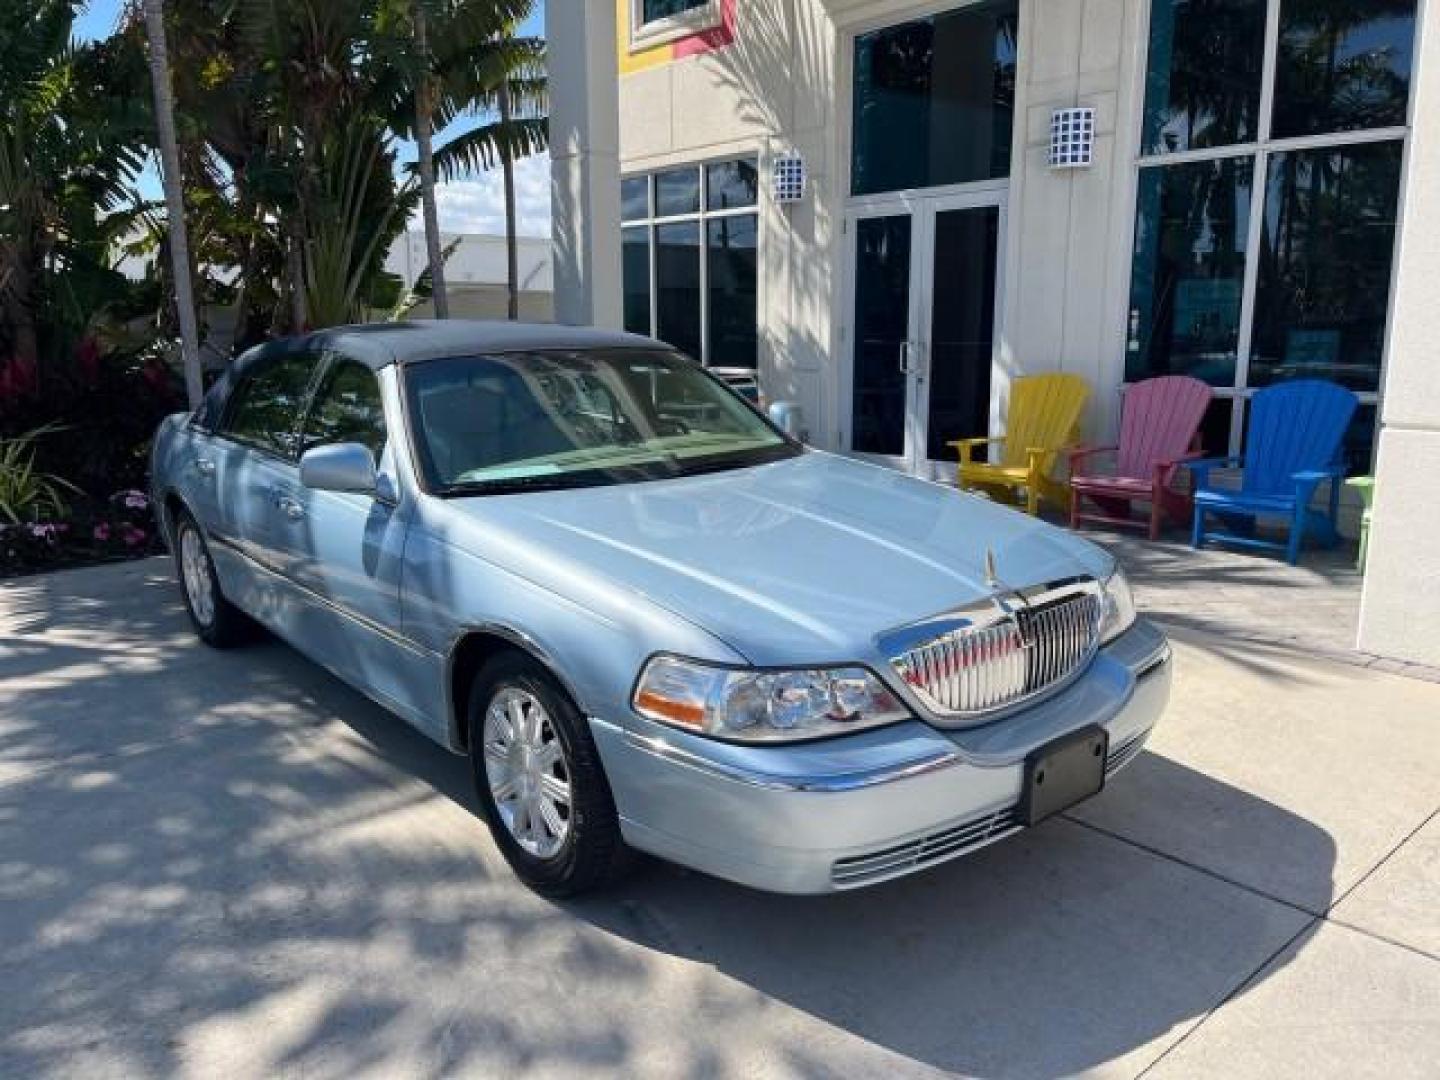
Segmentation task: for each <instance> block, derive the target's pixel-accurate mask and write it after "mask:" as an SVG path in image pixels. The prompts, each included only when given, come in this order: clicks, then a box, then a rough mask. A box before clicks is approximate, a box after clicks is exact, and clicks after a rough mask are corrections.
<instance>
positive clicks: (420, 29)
mask: <svg viewBox="0 0 1440 1080" xmlns="http://www.w3.org/2000/svg"><path fill="white" fill-rule="evenodd" d="M425 5H426V0H415V55H416V59H417V60H418V62H419V71H418V73H417V77H416V80H415V146H416V150H417V155H416V156H417V159H418V160H417V162H416V164H417V166H418V172H419V174H420V205H421V208H422V212H423V214H424V218H425V249H426V255H427V260H428V263H429V265H428V267H427V270H428V271H429V273H430V289H431V293H430V298H431V302H432V303H433V304H434V306H435V317H436V318H437V319H448V318H449V317H450V296H449V294H448V293H447V292H446V289H445V259H444V256H443V252H442V248H443V246H444V245H443V244H442V243H441V240H440V215H439V212H438V211H437V210H436V208H435V154H434V150H433V149H432V148H431V145H430V136H431V128H432V117H433V116H434V113H435V104H434V98H435V84H434V76H433V74H432V72H431V70H430V67H431V62H432V61H431V56H430V39H429V33H428V29H429V28H428V25H427V24H428V21H429V20H428V18H427V16H426V13H425Z"/></svg>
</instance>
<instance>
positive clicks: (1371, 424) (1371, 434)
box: [1340, 405, 1378, 476]
mask: <svg viewBox="0 0 1440 1080" xmlns="http://www.w3.org/2000/svg"><path fill="white" fill-rule="evenodd" d="M1377 411H1378V410H1377V409H1376V408H1375V406H1374V405H1361V406H1360V407H1359V408H1358V409H1356V410H1355V419H1354V420H1351V421H1350V427H1349V428H1348V429H1347V430H1346V432H1345V438H1344V439H1343V440H1341V443H1340V455H1341V457H1342V459H1343V460H1344V462H1345V472H1346V473H1347V474H1348V475H1350V476H1365V475H1368V474H1369V473H1370V472H1371V465H1370V459H1371V455H1372V453H1373V451H1374V449H1375V414H1376V412H1377Z"/></svg>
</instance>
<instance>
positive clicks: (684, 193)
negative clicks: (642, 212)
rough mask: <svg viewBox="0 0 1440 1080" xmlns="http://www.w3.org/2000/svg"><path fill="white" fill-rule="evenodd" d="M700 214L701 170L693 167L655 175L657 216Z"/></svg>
mask: <svg viewBox="0 0 1440 1080" xmlns="http://www.w3.org/2000/svg"><path fill="white" fill-rule="evenodd" d="M699 212H700V170H699V169H696V168H692V167H687V168H684V169H672V170H671V171H670V172H662V173H656V174H655V216H656V217H670V216H671V215H672V214H697V213H699Z"/></svg>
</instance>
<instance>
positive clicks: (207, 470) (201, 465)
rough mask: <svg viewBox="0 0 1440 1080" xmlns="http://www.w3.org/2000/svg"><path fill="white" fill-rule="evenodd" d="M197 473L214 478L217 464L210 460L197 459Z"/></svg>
mask: <svg viewBox="0 0 1440 1080" xmlns="http://www.w3.org/2000/svg"><path fill="white" fill-rule="evenodd" d="M195 471H196V472H198V473H199V474H200V475H201V476H214V475H215V462H213V461H211V460H210V459H209V458H203V457H202V458H196V459H195Z"/></svg>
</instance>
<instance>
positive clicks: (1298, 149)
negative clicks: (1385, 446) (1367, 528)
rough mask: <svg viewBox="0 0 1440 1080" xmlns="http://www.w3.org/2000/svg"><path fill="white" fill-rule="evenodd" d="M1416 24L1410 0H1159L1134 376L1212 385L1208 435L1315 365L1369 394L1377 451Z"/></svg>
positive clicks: (1237, 431) (1352, 444)
mask: <svg viewBox="0 0 1440 1080" xmlns="http://www.w3.org/2000/svg"><path fill="white" fill-rule="evenodd" d="M1414 29H1415V0H1151V6H1150V35H1149V46H1150V51H1149V65H1148V68H1147V72H1146V84H1145V86H1146V93H1145V107H1144V110H1143V117H1142V120H1141V133H1140V134H1141V154H1140V160H1139V161H1138V163H1137V168H1138V170H1139V176H1138V180H1137V184H1136V191H1137V197H1136V208H1135V246H1134V252H1133V262H1132V264H1131V276H1130V310H1129V326H1128V333H1127V335H1126V341H1127V345H1126V355H1125V377H1126V379H1127V380H1129V381H1136V380H1139V379H1144V378H1148V377H1150V376H1152V375H1163V374H1168V373H1172V372H1178V373H1185V374H1191V375H1195V376H1197V377H1198V378H1201V379H1204V380H1205V381H1207V382H1209V383H1210V384H1211V385H1212V386H1214V387H1215V388H1216V396H1217V401H1216V403H1215V406H1214V407H1213V409H1212V412H1211V415H1210V416H1209V417H1207V421H1206V438H1207V445H1208V446H1209V448H1211V449H1213V448H1215V446H1214V442H1215V440H1218V441H1219V443H1220V449H1223V450H1228V451H1229V452H1232V453H1233V452H1238V451H1239V449H1240V447H1241V445H1242V443H1243V440H1244V430H1245V428H1244V425H1245V412H1246V408H1247V406H1246V402H1247V400H1248V398H1249V396H1250V395H1251V393H1252V392H1253V391H1254V390H1255V389H1256V388H1258V387H1262V386H1267V385H1270V384H1271V383H1274V382H1278V381H1280V380H1283V379H1290V378H1300V377H1307V376H1308V377H1311V378H1317V377H1318V378H1327V379H1332V380H1334V381H1336V382H1340V383H1343V384H1344V385H1346V386H1349V387H1351V388H1352V389H1354V390H1355V391H1356V392H1357V393H1359V394H1360V400H1361V402H1362V404H1363V405H1364V406H1365V407H1364V408H1362V409H1361V410H1360V411H1359V413H1358V414H1357V418H1356V421H1355V425H1354V428H1353V429H1352V431H1351V433H1350V436H1349V438H1348V439H1347V444H1346V445H1347V449H1348V450H1349V451H1350V464H1351V465H1352V467H1362V468H1363V467H1364V466H1365V465H1366V463H1367V461H1368V458H1369V453H1370V433H1371V429H1372V428H1373V425H1374V417H1375V406H1376V405H1377V404H1378V397H1377V395H1378V392H1379V386H1380V364H1381V358H1382V355H1381V354H1382V352H1383V349H1384V340H1385V317H1386V311H1387V308H1388V304H1389V296H1390V267H1391V261H1392V255H1393V251H1394V246H1395V223H1396V213H1397V202H1398V198H1399V190H1400V162H1401V159H1402V157H1403V154H1404V147H1405V139H1406V137H1407V134H1408V128H1407V126H1406V125H1407V119H1408V111H1409V107H1410V105H1409V95H1410V71H1411V62H1412V55H1413V51H1414V45H1413V38H1414ZM1267 54H1268V55H1269V56H1272V57H1273V63H1269V64H1267V63H1266V60H1265V58H1266V56H1267ZM1267 79H1269V80H1270V83H1269V85H1267V84H1266V80H1267ZM1263 102H1269V103H1270V106H1269V108H1262V103H1263ZM1180 152H1184V155H1185V156H1184V157H1183V158H1181V159H1180V160H1176V159H1175V155H1176V154H1177V153H1180Z"/></svg>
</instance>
